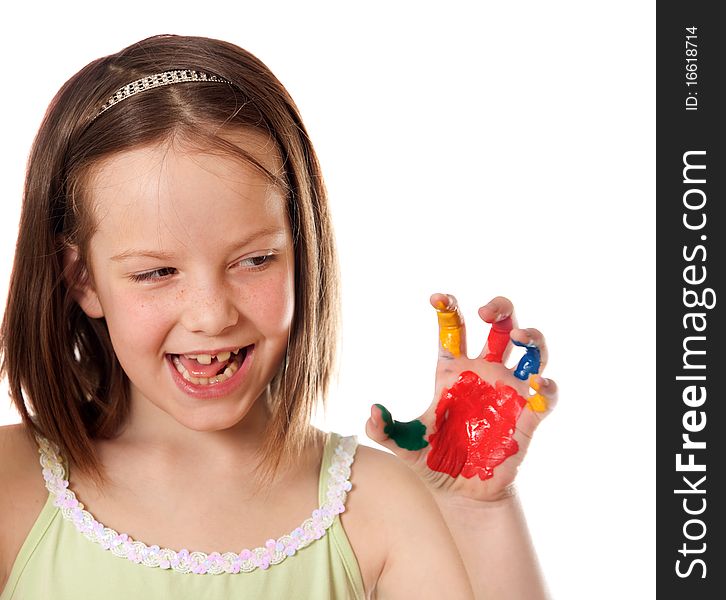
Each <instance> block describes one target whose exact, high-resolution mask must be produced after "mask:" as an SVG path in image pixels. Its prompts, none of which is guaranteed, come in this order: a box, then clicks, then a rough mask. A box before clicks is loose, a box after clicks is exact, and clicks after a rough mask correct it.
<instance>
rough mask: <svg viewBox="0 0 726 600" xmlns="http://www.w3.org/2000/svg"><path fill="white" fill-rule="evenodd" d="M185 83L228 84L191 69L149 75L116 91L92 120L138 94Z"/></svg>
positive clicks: (221, 79)
mask: <svg viewBox="0 0 726 600" xmlns="http://www.w3.org/2000/svg"><path fill="white" fill-rule="evenodd" d="M187 81H198V82H202V83H204V82H210V81H211V82H217V83H229V84H230V85H231V82H229V81H227V80H226V79H224V78H222V77H219V76H217V75H211V74H209V73H205V72H203V71H192V70H191V69H184V70H177V71H164V72H163V73H156V74H155V75H149V76H148V77H142V78H141V79H137V80H136V81H132V82H131V83H129V84H128V85H125V86H123V87H122V88H119V89H117V90H116V91H115V92H114V93H113V95H112V96H111V97H110V98H109V99H108V100H106V102H105V103H104V105H103V106H102V107H101V109H100V110H99V111H98V114H97V115H96V117H94V118H98V117H99V116H100V115H102V114H103V113H105V112H106V111H107V110H108V109H109V108H111V107H112V106H113V105H114V104H118V103H119V102H121V101H122V100H126V98H129V97H130V96H134V95H136V94H138V93H139V92H144V91H146V90H151V89H153V88H158V87H162V86H164V85H172V84H174V83H185V82H187Z"/></svg>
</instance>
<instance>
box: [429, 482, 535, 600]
mask: <svg viewBox="0 0 726 600" xmlns="http://www.w3.org/2000/svg"><path fill="white" fill-rule="evenodd" d="M434 496H435V498H436V500H437V503H438V505H439V508H440V510H441V513H442V514H443V516H444V519H445V520H446V523H447V525H448V526H449V530H450V531H451V535H452V536H453V537H454V539H455V540H456V544H457V546H458V547H459V549H460V552H461V556H462V558H463V560H464V564H465V566H466V571H467V573H468V576H469V580H470V581H471V584H472V587H473V588H474V589H475V590H477V595H476V597H477V598H507V599H509V600H514V599H519V598H521V599H522V600H546V598H548V595H547V593H546V592H545V584H544V580H543V578H542V573H541V571H540V569H539V564H538V562H537V557H536V555H535V552H534V548H533V546H532V541H531V539H530V536H529V531H528V529H527V524H526V521H525V518H524V513H523V512H522V509H521V506H520V504H519V499H518V498H517V496H516V495H515V494H514V493H512V494H511V495H510V496H508V497H506V498H502V499H501V500H497V501H494V502H490V503H486V504H484V505H481V504H480V503H471V502H467V501H466V500H465V499H461V500H455V499H454V500H452V499H451V498H448V497H446V496H441V495H438V494H435V495H434ZM492 573H496V574H497V576H496V577H493V576H492Z"/></svg>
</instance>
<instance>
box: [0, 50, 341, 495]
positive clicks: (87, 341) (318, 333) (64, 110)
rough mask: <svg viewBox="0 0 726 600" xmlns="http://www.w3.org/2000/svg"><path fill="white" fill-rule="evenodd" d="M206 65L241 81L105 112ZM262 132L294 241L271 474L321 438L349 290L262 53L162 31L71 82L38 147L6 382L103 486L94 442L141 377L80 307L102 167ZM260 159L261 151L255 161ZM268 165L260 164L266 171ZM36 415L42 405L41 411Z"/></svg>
mask: <svg viewBox="0 0 726 600" xmlns="http://www.w3.org/2000/svg"><path fill="white" fill-rule="evenodd" d="M176 69H194V70H198V71H203V72H205V73H207V74H214V75H217V76H219V77H221V78H223V79H225V80H227V81H228V82H229V83H198V82H195V83H180V84H175V85H168V86H164V87H159V88H156V89H151V90H146V91H144V92H142V93H139V94H137V95H134V96H131V97H129V98H127V99H125V100H123V101H122V102H120V103H119V104H117V105H115V106H112V107H111V108H110V109H109V110H107V111H105V112H103V114H100V115H99V110H100V107H101V106H102V105H103V104H104V103H105V102H106V101H107V100H108V98H109V97H110V96H111V95H112V94H113V93H114V92H115V91H116V90H118V89H119V88H121V87H123V86H125V85H127V84H129V83H131V82H132V81H135V80H137V79H140V78H142V77H146V76H149V75H154V74H157V73H161V72H164V71H170V70H176ZM240 127H243V128H253V129H255V130H258V131H261V132H263V133H265V134H266V135H267V136H269V137H270V138H271V139H272V140H273V141H274V142H275V145H276V146H277V151H278V152H279V155H280V158H281V159H282V164H283V170H284V172H283V174H282V176H281V177H277V176H276V175H275V174H272V173H268V175H270V177H271V178H272V179H274V180H275V181H276V182H277V183H278V184H281V185H283V186H284V188H285V191H286V195H287V210H288V217H289V220H290V226H291V229H292V234H293V242H294V259H295V313H294V316H293V322H292V327H291V333H290V342H289V345H288V352H287V357H286V359H285V360H284V361H283V362H282V364H281V365H280V369H279V370H278V372H277V373H276V374H275V376H274V377H273V378H272V380H271V382H270V385H269V392H270V393H269V395H268V396H269V399H270V400H269V402H270V407H269V408H270V411H271V419H270V423H269V427H268V431H266V432H265V442H264V447H263V448H262V450H261V455H262V457H263V462H262V463H261V465H263V467H264V471H265V472H266V473H267V474H268V475H269V474H271V473H273V472H274V470H275V469H276V468H277V467H278V466H279V464H280V463H281V462H283V461H285V460H287V459H288V458H291V457H293V456H295V455H296V454H298V453H299V452H300V451H301V449H302V447H303V446H304V445H305V444H306V443H307V441H308V439H309V436H310V434H311V428H310V427H309V420H310V416H311V413H312V410H313V407H314V405H315V404H316V402H317V401H323V402H324V398H325V395H326V393H327V391H328V387H329V384H330V379H331V376H332V373H333V371H334V367H335V364H334V363H335V356H336V348H337V342H338V323H339V287H338V285H339V284H338V271H337V261H336V254H335V247H334V239H333V232H332V228H331V222H330V216H329V212H328V206H327V197H326V191H325V187H324V184H323V179H322V176H321V173H320V166H319V164H318V160H317V158H316V155H315V152H314V150H313V147H312V144H311V142H310V140H309V138H308V135H307V133H306V130H305V127H304V126H303V123H302V120H301V118H300V115H299V113H298V110H297V107H296V106H295V104H294V102H293V100H292V99H291V98H290V96H289V94H288V93H287V91H286V90H285V88H284V87H283V86H282V84H281V83H280V82H279V81H278V80H277V79H276V78H275V76H274V75H273V74H272V73H271V72H270V70H269V69H268V68H267V67H266V66H265V65H264V64H263V63H262V62H260V61H259V60H258V59H257V58H255V57H254V56H252V55H251V54H250V53H249V52H247V51H245V50H243V49H241V48H238V47H237V46H235V45H233V44H230V43H227V42H222V41H218V40H213V39H207V38H200V37H181V36H155V37H152V38H149V39H146V40H143V41H141V42H138V43H136V44H133V45H131V46H129V47H128V48H126V49H124V50H122V51H121V52H119V53H117V54H114V55H111V56H107V57H105V58H101V59H98V60H96V61H94V62H92V63H90V64H89V65H87V66H86V67H85V68H83V69H82V70H81V71H79V72H78V73H77V74H76V75H74V76H73V77H71V79H70V80H68V82H66V83H65V85H63V87H62V88H61V90H60V91H59V92H58V94H57V95H56V96H55V98H54V99H53V100H52V102H51V104H50V106H49V107H48V110H47V112H46V115H45V118H44V119H43V122H42V124H41V127H40V130H39V132H38V134H37V136H36V138H35V142H34V144H33V147H32V150H31V154H30V159H29V164H28V172H27V177H26V182H25V192H24V197H23V207H22V214H21V217H20V229H19V235H18V242H17V247H16V253H15V261H14V265H13V271H12V276H11V280H10V287H9V293H8V302H7V307H6V311H5V317H4V320H3V324H2V330H1V332H0V357H1V358H2V363H1V364H0V375H2V374H7V377H8V382H9V387H10V394H11V397H12V400H13V403H14V404H15V407H16V408H17V410H18V411H19V413H20V415H21V417H22V420H23V422H24V423H25V425H26V427H27V429H28V432H29V433H32V434H39V435H42V436H44V437H46V438H47V439H49V440H51V441H53V442H55V443H57V444H58V445H59V446H60V448H61V451H62V452H64V453H65V455H66V456H67V458H68V459H69V460H71V461H72V462H73V463H74V464H75V465H76V466H77V467H78V468H79V470H81V471H82V472H83V473H85V474H88V475H89V476H91V477H92V479H93V480H95V481H96V483H100V482H103V481H104V479H105V478H104V473H103V469H102V466H101V464H100V463H99V460H98V457H97V455H96V454H95V452H94V446H93V445H92V443H91V440H92V439H94V438H101V439H110V438H113V437H114V436H115V435H117V434H118V432H119V431H120V428H121V426H122V425H123V423H124V421H125V420H126V418H127V416H128V410H129V398H128V389H129V388H128V381H127V378H126V375H125V374H124V372H123V370H122V369H121V366H120V364H119V362H118V360H117V359H116V356H115V353H114V350H113V347H112V345H111V340H110V338H109V335H108V330H107V327H106V324H105V321H104V320H103V319H91V318H89V317H87V316H86V315H85V313H83V311H82V310H81V309H80V307H79V306H78V305H77V304H76V303H75V302H74V301H73V300H72V298H71V290H70V289H69V286H68V285H67V284H66V281H65V278H64V273H63V250H64V248H65V247H66V245H67V244H69V243H71V244H74V245H76V246H77V247H78V249H79V255H80V261H78V266H77V268H75V269H74V272H73V273H71V274H66V276H67V277H68V276H69V277H70V280H71V281H73V280H74V279H75V280H76V281H77V280H78V279H79V278H83V277H88V273H87V271H86V268H85V266H84V265H85V262H86V260H87V248H88V242H89V240H90V238H91V236H92V234H93V228H94V224H93V219H92V215H91V214H89V213H90V211H89V210H88V209H86V210H84V209H83V206H84V204H85V205H86V206H88V202H84V198H83V193H84V183H85V179H86V178H87V176H88V174H89V172H90V171H91V168H92V167H93V166H94V165H97V164H98V163H99V161H101V160H102V159H104V158H106V157H108V156H110V155H112V154H114V153H117V152H121V151H123V150H128V149H132V148H137V147H139V146H141V145H144V144H151V143H157V142H159V141H162V140H165V139H170V138H171V137H172V136H174V135H177V134H182V135H183V136H184V137H185V138H186V139H191V140H194V141H195V143H199V144H206V145H207V146H210V145H216V146H218V147H219V146H221V147H222V148H225V149H226V150H227V151H229V152H234V151H236V152H239V149H238V148H237V147H233V148H230V147H229V146H230V144H229V143H228V142H226V141H225V140H224V139H223V138H222V137H221V136H219V135H217V134H218V133H219V132H221V131H223V130H227V131H229V130H230V129H233V128H240ZM247 158H248V159H250V160H251V158H250V157H247ZM257 166H258V167H259V166H260V165H257ZM29 407H30V410H29Z"/></svg>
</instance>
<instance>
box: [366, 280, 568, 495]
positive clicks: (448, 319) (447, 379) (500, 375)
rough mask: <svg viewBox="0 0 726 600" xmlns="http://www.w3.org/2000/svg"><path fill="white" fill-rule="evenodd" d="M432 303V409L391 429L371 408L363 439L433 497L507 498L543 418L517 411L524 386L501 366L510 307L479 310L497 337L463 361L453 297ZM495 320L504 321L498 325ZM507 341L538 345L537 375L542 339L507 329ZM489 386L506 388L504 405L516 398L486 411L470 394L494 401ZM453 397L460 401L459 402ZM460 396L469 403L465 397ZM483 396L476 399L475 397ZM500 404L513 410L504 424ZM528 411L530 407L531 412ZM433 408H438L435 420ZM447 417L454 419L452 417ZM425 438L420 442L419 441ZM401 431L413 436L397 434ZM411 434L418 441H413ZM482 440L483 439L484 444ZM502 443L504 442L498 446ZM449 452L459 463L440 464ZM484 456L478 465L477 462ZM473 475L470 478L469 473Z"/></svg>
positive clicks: (497, 303) (503, 303)
mask: <svg viewBox="0 0 726 600" xmlns="http://www.w3.org/2000/svg"><path fill="white" fill-rule="evenodd" d="M431 301H432V305H434V306H435V307H437V310H439V309H441V308H445V309H446V310H439V325H440V343H439V359H438V364H437V367H436V381H435V391H434V399H433V402H432V403H431V405H430V406H429V408H428V409H427V410H426V411H425V412H424V413H423V415H421V417H420V418H419V419H417V420H416V421H413V422H411V423H395V424H393V423H392V421H391V420H390V418H389V417H390V415H388V414H386V413H387V411H385V412H383V411H381V412H379V414H378V415H377V414H376V412H375V411H377V410H380V409H379V408H375V409H373V411H372V420H371V422H369V429H368V431H369V435H370V436H371V438H372V439H374V440H376V441H378V442H379V443H382V444H383V445H385V446H386V447H388V448H389V449H391V450H392V451H393V452H394V453H395V454H397V455H398V456H399V457H400V458H401V459H402V460H404V461H405V462H406V463H407V464H408V465H409V466H410V467H411V468H412V469H413V470H414V471H415V472H416V473H417V474H418V475H419V476H420V477H421V478H422V479H423V480H424V481H425V482H426V484H427V485H428V486H429V487H430V488H431V489H432V490H434V491H436V492H444V493H446V494H451V495H453V496H458V497H462V498H468V499H473V500H479V501H491V500H496V499H499V498H501V497H502V496H504V495H506V494H507V493H508V488H509V487H510V486H511V484H512V483H513V482H514V479H515V476H516V473H517V468H518V467H519V465H520V464H521V462H522V460H523V459H524V456H525V454H526V451H527V447H528V446H529V442H530V439H531V436H532V434H533V433H534V430H535V429H536V427H537V425H538V424H539V423H540V421H541V420H542V418H543V416H544V415H545V414H546V412H545V411H541V412H537V411H535V410H533V409H532V408H531V407H530V406H529V404H528V405H526V406H524V407H523V408H522V407H521V405H520V403H521V404H524V401H525V400H526V399H528V398H529V395H530V392H529V388H530V384H529V383H528V381H526V380H523V379H520V378H518V377H515V375H514V370H513V369H508V368H507V367H506V366H505V364H504V363H506V360H507V357H508V355H509V354H510V352H511V349H512V344H511V342H510V340H509V331H510V329H511V327H512V326H516V322H515V320H514V317H513V314H512V313H513V309H512V307H511V303H510V302H509V301H508V300H506V299H505V298H498V299H495V300H494V301H492V303H490V305H487V306H488V307H489V306H492V305H493V306H494V308H493V309H487V308H486V307H485V308H482V309H480V316H482V318H483V319H484V320H486V321H489V322H492V321H494V320H495V318H496V316H497V313H499V315H500V321H499V325H497V326H495V328H498V329H497V331H496V332H492V333H491V334H490V336H489V339H488V340H487V344H486V346H485V347H484V350H483V351H482V352H481V354H480V355H479V356H477V357H476V358H469V357H468V356H467V352H466V334H465V328H464V324H463V319H461V316H460V314H459V312H458V309H457V307H456V301H455V300H454V299H453V298H452V299H451V300H449V297H447V296H444V295H440V294H435V295H434V296H432V298H431ZM488 313H489V314H488ZM442 314H443V317H442ZM502 315H503V318H501V317H502ZM510 316H511V317H512V319H511V322H510V320H509V319H508V318H507V317H510ZM510 323H511V325H510ZM505 324H506V326H505ZM502 327H503V328H502ZM531 332H535V333H531ZM528 336H529V337H528ZM512 337H513V338H515V339H517V340H518V341H520V342H527V341H529V342H532V343H533V344H535V345H536V346H538V347H539V349H540V351H541V356H542V368H544V364H545V362H546V350H545V346H544V339H543V338H542V337H541V334H539V332H537V331H536V330H512ZM540 370H541V369H540ZM467 371H468V372H471V373H473V374H476V376H478V378H479V379H477V377H475V376H474V375H467V376H466V378H465V379H466V382H468V383H469V384H471V385H473V388H471V389H473V392H472V393H473V394H474V395H473V397H474V400H473V401H471V400H464V396H463V395H461V394H459V390H460V389H463V388H462V386H464V385H465V383H462V382H463V381H464V379H460V375H461V374H462V373H466V372H467ZM520 374H521V373H520ZM525 377H526V376H525ZM472 382H473V383H472ZM495 385H497V386H505V387H503V388H501V389H503V390H505V391H506V392H507V394H508V395H507V396H506V398H508V399H509V398H515V400H507V401H506V402H504V401H503V400H502V399H501V398H499V400H497V402H496V403H493V404H492V405H491V407H489V408H486V407H485V404H486V401H485V400H481V399H480V396H478V395H477V394H480V393H481V390H484V391H486V392H487V393H490V395H491V394H494V388H493V387H491V386H495ZM550 386H551V387H550ZM550 386H548V393H547V404H548V405H549V407H550V408H551V407H552V406H553V403H554V400H555V398H554V389H553V387H554V386H553V384H550ZM499 389H500V387H497V390H499ZM550 390H551V392H550ZM447 391H448V392H449V393H448V394H447ZM515 392H516V393H515ZM543 394H544V392H543ZM460 395H461V397H459V396H460ZM466 397H467V398H471V397H472V396H471V395H469V396H466ZM484 397H485V396H481V398H484ZM540 398H542V396H540ZM507 402H508V403H509V405H510V406H511V407H512V411H513V412H511V414H510V415H509V416H510V418H511V420H510V421H506V419H500V417H499V414H498V413H497V411H500V412H501V411H504V410H505V409H506V407H507V406H508V404H507ZM512 402H516V404H517V406H514V404H512ZM500 405H502V408H500ZM535 408H537V407H536V406H535ZM540 408H541V407H540ZM437 409H439V410H438V413H437ZM384 410H385V409H384ZM520 411H521V412H520ZM495 413H497V414H495ZM437 415H438V416H437ZM454 415H456V416H455V417H454ZM491 415H494V418H495V419H499V422H498V423H497V422H494V421H493V420H492V418H491ZM376 417H377V418H376ZM454 419H457V422H456V423H457V424H456V425H454V424H453V423H454ZM482 419H484V421H482ZM482 422H483V423H484V426H485V427H484V428H483V429H482V428H479V429H478V430H479V431H481V432H482V433H481V434H476V436H472V435H471V431H474V430H475V429H477V426H478V424H479V423H482ZM515 424H516V426H515ZM497 427H498V428H499V431H500V432H503V433H502V435H501V437H497V436H496V435H495V434H493V433H492V432H494V431H497ZM424 428H425V429H424ZM424 431H425V435H424V436H423V437H420V436H421V434H422V433H423V432H424ZM512 431H513V434H512ZM407 432H408V433H409V434H410V433H411V432H415V433H414V434H413V435H407V436H406V435H404V434H407ZM467 432H469V434H467ZM416 435H418V436H419V438H418V441H417V438H416ZM487 435H489V437H488V438H487ZM502 439H503V440H504V442H501V443H500V441H501V440H502ZM492 440H495V441H492ZM512 440H514V443H512ZM429 442H430V443H429ZM497 444H499V445H497ZM421 446H423V447H421ZM452 446H454V447H456V448H458V450H456V451H455V452H453V454H454V455H456V456H457V458H458V461H457V459H454V460H453V461H452V460H440V459H439V457H440V456H447V457H448V456H451V455H452V451H451V447H452ZM482 448H483V449H484V451H482ZM504 449H506V452H504ZM487 453H488V454H487ZM464 454H466V458H464ZM503 454H505V455H507V456H506V458H505V459H502V455H503ZM483 456H485V459H483V458H482V457H483ZM486 457H488V458H486ZM492 457H494V458H492ZM462 460H463V461H464V462H465V463H466V465H467V466H465V467H464V468H463V470H462V468H461V465H462ZM482 461H484V462H482ZM492 461H493V462H492ZM497 461H498V462H497ZM482 464H487V465H491V464H496V466H494V467H493V468H489V467H487V468H486V470H484V469H483V468H481V465H482ZM442 465H444V466H442ZM472 471H475V472H476V473H477V474H473V473H472Z"/></svg>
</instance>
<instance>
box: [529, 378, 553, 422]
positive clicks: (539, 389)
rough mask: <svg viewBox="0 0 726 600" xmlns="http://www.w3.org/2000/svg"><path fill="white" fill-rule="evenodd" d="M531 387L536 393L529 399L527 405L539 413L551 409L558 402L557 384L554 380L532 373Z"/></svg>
mask: <svg viewBox="0 0 726 600" xmlns="http://www.w3.org/2000/svg"><path fill="white" fill-rule="evenodd" d="M529 387H531V388H532V389H533V390H534V392H535V393H534V394H533V395H531V396H530V397H529V398H528V399H527V406H528V407H529V408H530V409H531V410H533V411H534V412H537V413H544V412H548V411H551V410H552V409H553V408H554V407H555V405H556V404H557V397H558V394H557V384H556V383H555V382H554V381H553V380H552V379H548V378H546V377H542V376H540V375H531V376H530V378H529Z"/></svg>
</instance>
